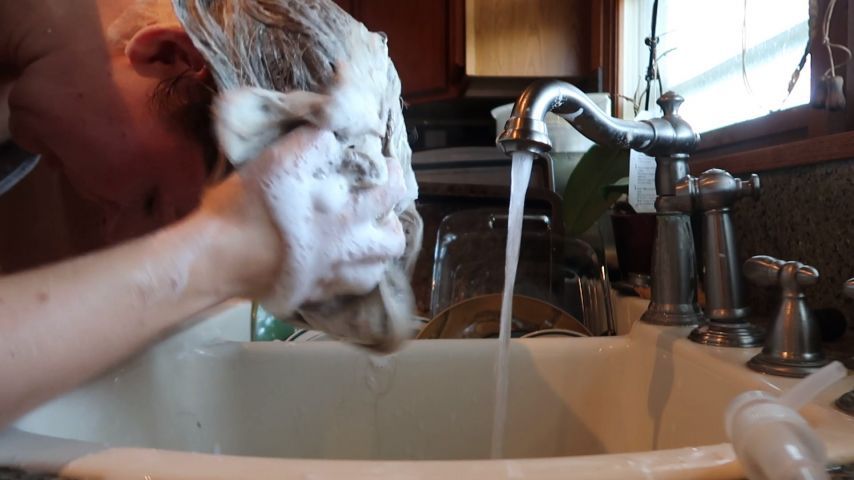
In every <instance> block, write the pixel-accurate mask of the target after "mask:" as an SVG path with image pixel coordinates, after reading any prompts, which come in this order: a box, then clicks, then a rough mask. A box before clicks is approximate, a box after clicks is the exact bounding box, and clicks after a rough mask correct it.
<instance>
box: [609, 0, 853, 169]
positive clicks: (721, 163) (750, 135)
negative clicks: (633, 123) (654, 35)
mask: <svg viewBox="0 0 854 480" xmlns="http://www.w3.org/2000/svg"><path fill="white" fill-rule="evenodd" d="M624 1H625V0H616V2H617V10H616V12H617V14H616V16H615V17H616V18H615V19H614V30H616V32H617V35H621V32H622V30H623V28H622V27H623V26H622V25H621V21H622V20H621V19H622V18H623V13H624V11H625V5H624ZM827 4H828V0H818V9H817V12H816V15H817V17H818V19H821V18H822V17H823V16H824V12H825V10H826V8H827ZM848 5H849V4H848V2H839V1H838V2H837V3H836V7H835V10H834V14H833V20H832V23H831V32H830V35H831V38H833V39H834V40H835V41H836V42H837V43H842V41H843V40H844V43H845V44H846V45H849V46H850V45H852V39H854V8H849V7H848ZM810 23H811V24H820V21H819V22H815V21H811V22H810ZM810 36H811V37H812V38H816V32H814V31H812V30H811V31H810ZM618 38H619V37H618ZM613 45H614V48H615V49H616V52H615V55H614V56H613V58H614V59H615V60H616V61H615V63H614V64H613V65H612V68H614V71H615V72H616V78H621V74H622V72H621V71H620V65H619V64H620V62H619V60H618V59H620V58H622V52H621V51H620V45H621V43H620V42H614V44H613ZM810 68H811V69H812V72H813V75H811V78H810V83H811V85H810V97H811V98H813V99H814V98H815V95H816V87H817V85H818V81H819V78H820V76H821V75H820V72H824V71H825V70H826V69H827V68H828V61H827V53H826V50H825V48H824V47H823V46H822V45H821V44H820V43H819V42H817V41H813V42H812V44H811V45H810ZM837 73H839V74H841V75H842V76H843V78H844V79H845V97H846V108H845V109H844V110H842V111H839V112H830V111H827V110H823V109H817V108H813V107H812V106H811V105H809V104H807V105H800V106H797V107H793V108H790V109H786V110H781V111H776V112H771V113H769V114H768V115H765V116H762V117H758V118H754V119H751V120H745V121H743V122H739V123H736V124H732V125H727V126H725V127H721V128H718V129H715V130H710V131H708V132H704V133H703V134H702V135H701V137H700V145H699V147H698V149H697V150H696V151H695V152H694V154H693V155H692V161H690V162H689V166H690V168H691V171H692V172H693V173H699V172H702V171H703V170H706V169H708V168H712V167H718V168H725V169H727V170H729V171H730V172H732V173H734V174H738V173H749V172H759V171H765V170H773V169H777V168H787V167H793V166H799V165H808V164H814V163H820V162H826V161H833V160H841V159H846V158H854V86H852V85H851V84H850V82H849V79H854V60H852V61H851V62H849V63H848V64H846V65H845V66H844V67H842V68H841V69H837ZM611 87H612V88H611V90H612V91H611V94H612V96H614V97H615V98H617V97H616V95H617V94H618V93H620V92H618V89H619V82H614V84H612V85H611ZM677 93H678V92H677ZM622 103H623V102H614V104H615V105H616V106H617V107H616V108H617V111H616V112H615V113H616V115H618V116H619V115H620V114H621V113H622V112H621V111H620V109H621V108H622Z"/></svg>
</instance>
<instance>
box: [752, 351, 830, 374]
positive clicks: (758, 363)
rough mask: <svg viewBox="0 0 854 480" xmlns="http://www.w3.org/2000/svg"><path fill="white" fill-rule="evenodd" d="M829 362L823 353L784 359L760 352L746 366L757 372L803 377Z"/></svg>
mask: <svg viewBox="0 0 854 480" xmlns="http://www.w3.org/2000/svg"><path fill="white" fill-rule="evenodd" d="M828 363H830V360H829V359H827V358H826V357H824V355H818V356H816V358H815V359H814V360H788V361H787V360H784V359H781V358H779V357H777V356H773V355H768V354H767V353H760V354H759V355H756V356H755V357H753V358H751V359H750V360H749V361H748V362H747V366H748V367H750V368H751V369H752V370H756V371H757V372H761V373H767V374H769V375H779V376H781V377H792V378H803V377H806V376H807V375H810V374H811V373H814V372H815V371H817V370H819V369H820V368H821V367H823V366H825V365H827V364H828Z"/></svg>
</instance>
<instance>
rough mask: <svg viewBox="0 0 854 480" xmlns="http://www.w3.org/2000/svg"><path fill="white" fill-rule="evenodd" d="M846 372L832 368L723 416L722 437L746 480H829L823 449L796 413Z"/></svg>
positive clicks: (743, 401) (744, 401) (748, 395)
mask: <svg viewBox="0 0 854 480" xmlns="http://www.w3.org/2000/svg"><path fill="white" fill-rule="evenodd" d="M847 373H848V371H847V370H846V368H845V367H844V366H842V364H841V363H839V362H833V363H831V364H829V365H827V366H825V367H824V368H822V369H821V370H819V371H817V372H815V373H813V374H812V375H810V376H808V377H806V378H804V379H803V380H801V381H800V382H798V383H797V384H796V385H795V386H794V387H792V388H791V389H790V390H789V391H787V392H785V393H783V394H782V395H780V396H779V397H776V396H774V395H771V394H769V393H767V392H762V391H758V390H753V391H749V392H745V393H742V394H741V395H739V396H738V397H736V398H735V399H734V400H733V401H732V403H730V405H729V407H728V408H727V411H726V416H725V419H726V420H725V421H726V433H727V436H728V437H729V439H730V441H731V442H732V446H733V449H734V450H735V454H736V456H737V457H738V459H739V460H740V461H741V463H742V466H743V467H744V473H745V475H747V477H748V478H749V479H750V480H795V479H808V480H817V479H828V478H830V477H829V476H828V474H827V471H826V467H825V464H826V463H827V452H826V451H825V448H824V443H823V442H822V441H821V439H820V438H818V435H816V433H815V431H814V430H813V429H812V428H811V427H810V426H809V424H808V423H807V421H806V420H804V418H803V417H802V416H801V415H800V414H799V413H798V410H799V409H800V408H802V407H803V406H805V405H806V404H808V403H809V402H810V401H811V400H812V399H813V398H814V397H815V396H816V395H818V394H819V393H821V392H822V391H823V390H824V389H826V388H827V387H829V386H830V385H832V384H834V383H836V382H837V381H839V380H841V379H842V378H845V376H846V375H847Z"/></svg>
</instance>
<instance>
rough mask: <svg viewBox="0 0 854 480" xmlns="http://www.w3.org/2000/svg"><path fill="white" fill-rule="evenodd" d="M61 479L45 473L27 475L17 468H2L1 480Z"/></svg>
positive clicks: (0, 470) (0, 469)
mask: <svg viewBox="0 0 854 480" xmlns="http://www.w3.org/2000/svg"><path fill="white" fill-rule="evenodd" d="M59 478H61V477H57V476H56V475H51V474H43V473H27V472H24V471H22V470H18V469H16V468H7V467H0V480H57V479H59Z"/></svg>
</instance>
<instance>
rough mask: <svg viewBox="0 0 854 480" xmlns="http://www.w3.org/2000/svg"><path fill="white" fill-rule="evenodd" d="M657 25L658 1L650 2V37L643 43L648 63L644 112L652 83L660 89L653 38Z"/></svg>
mask: <svg viewBox="0 0 854 480" xmlns="http://www.w3.org/2000/svg"><path fill="white" fill-rule="evenodd" d="M657 23H658V0H653V2H652V26H651V28H650V35H649V36H648V37H646V39H644V43H645V44H646V46H647V47H649V63H648V64H647V66H646V100H645V101H644V110H649V97H650V96H651V94H652V81H653V80H657V81H658V90H659V92H661V91H662V88H661V77H660V76H659V74H658V64H657V59H656V55H657V53H656V51H657V49H658V37H657V36H655V29H656V24H657Z"/></svg>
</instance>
